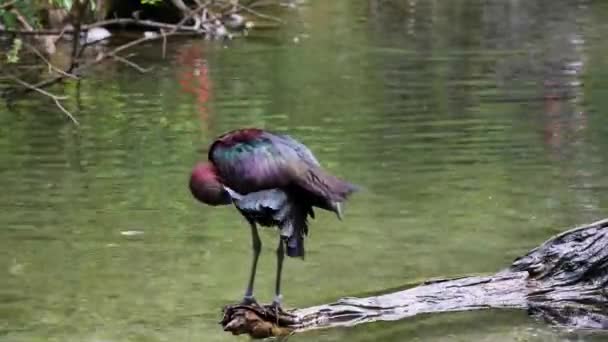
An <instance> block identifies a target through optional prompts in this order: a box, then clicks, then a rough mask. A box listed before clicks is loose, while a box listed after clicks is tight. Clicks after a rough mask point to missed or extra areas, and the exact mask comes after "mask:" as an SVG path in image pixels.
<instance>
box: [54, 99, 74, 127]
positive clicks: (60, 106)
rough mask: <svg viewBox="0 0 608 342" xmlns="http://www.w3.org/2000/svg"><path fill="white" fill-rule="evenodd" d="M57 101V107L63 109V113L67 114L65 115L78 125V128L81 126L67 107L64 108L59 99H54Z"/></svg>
mask: <svg viewBox="0 0 608 342" xmlns="http://www.w3.org/2000/svg"><path fill="white" fill-rule="evenodd" d="M53 100H54V101H55V105H57V107H59V109H61V111H62V112H63V113H65V115H66V116H67V117H68V118H70V120H72V122H73V123H74V124H75V125H76V126H80V123H78V120H76V118H75V117H74V115H72V113H70V112H69V111H68V110H67V109H65V107H63V105H62V104H61V102H59V99H57V98H54V99H53Z"/></svg>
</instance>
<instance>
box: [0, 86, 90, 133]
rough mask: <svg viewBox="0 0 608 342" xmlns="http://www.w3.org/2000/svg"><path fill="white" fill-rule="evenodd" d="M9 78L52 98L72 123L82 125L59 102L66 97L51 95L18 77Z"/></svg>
mask: <svg viewBox="0 0 608 342" xmlns="http://www.w3.org/2000/svg"><path fill="white" fill-rule="evenodd" d="M9 78H10V79H12V80H13V81H15V82H17V83H19V84H21V85H22V86H24V87H26V88H29V89H32V90H34V91H36V92H38V93H40V94H42V95H44V96H47V97H49V98H51V99H52V100H53V101H54V102H55V105H56V106H57V108H59V109H60V110H61V111H62V112H63V113H64V114H65V115H66V116H67V117H68V118H70V120H72V122H73V123H74V124H75V125H76V126H79V125H80V123H79V122H78V120H76V118H75V117H74V115H72V113H70V111H68V110H67V109H65V107H64V106H63V105H62V104H61V102H59V100H65V99H67V97H66V96H58V95H55V94H51V93H49V92H48V91H46V90H44V89H40V88H39V87H36V86H35V85H33V84H29V83H27V82H25V81H23V80H21V79H19V78H17V77H14V76H10V77H9Z"/></svg>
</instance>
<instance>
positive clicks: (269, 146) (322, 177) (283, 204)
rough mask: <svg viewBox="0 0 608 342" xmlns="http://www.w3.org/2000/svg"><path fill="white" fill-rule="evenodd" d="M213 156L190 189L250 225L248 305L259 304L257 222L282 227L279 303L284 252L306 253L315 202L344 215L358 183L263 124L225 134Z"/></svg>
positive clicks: (196, 169) (277, 303) (201, 165)
mask: <svg viewBox="0 0 608 342" xmlns="http://www.w3.org/2000/svg"><path fill="white" fill-rule="evenodd" d="M208 159H209V161H208V162H206V163H199V164H197V165H196V166H195V167H194V170H193V171H192V174H191V176H190V191H191V192H192V195H193V196H194V197H195V198H196V199H198V200H199V201H201V202H203V203H205V204H208V205H212V206H216V205H227V204H231V203H233V204H234V205H235V206H236V208H237V209H238V210H239V211H240V213H241V214H242V215H243V216H244V217H245V219H246V220H247V222H248V223H249V225H250V228H251V238H252V245H253V262H252V264H251V272H250V275H249V282H248V283H247V289H246V291H245V297H244V299H243V303H244V304H257V303H256V301H255V298H254V296H253V283H254V280H255V273H256V266H257V262H258V256H259V255H260V250H261V247H262V243H261V241H260V237H259V235H258V230H257V225H256V224H260V225H262V226H268V227H270V226H276V227H278V228H279V229H280V238H279V244H278V247H277V250H276V253H277V273H276V283H275V297H274V300H273V302H272V306H273V307H275V308H276V309H280V306H281V299H282V296H281V271H282V268H283V258H284V256H285V254H287V256H289V257H302V258H303V257H304V236H305V235H306V234H307V232H308V222H307V219H308V216H310V217H311V218H314V211H313V207H317V208H321V209H325V210H329V211H332V212H334V213H336V215H337V216H338V218H339V219H341V218H342V211H341V203H342V202H344V201H345V200H346V198H347V197H348V196H349V195H350V194H351V193H353V192H354V191H355V190H356V187H355V186H354V185H352V184H350V183H348V182H345V181H343V180H341V179H338V178H337V177H334V176H332V175H330V174H328V173H327V172H325V171H324V170H323V169H322V168H321V166H320V165H319V162H318V161H317V159H316V158H315V157H314V155H313V154H312V152H311V151H310V150H309V149H308V148H307V147H306V146H304V145H303V144H302V143H300V142H298V141H296V140H295V139H293V138H291V137H290V136H287V135H280V134H273V133H270V132H268V131H264V130H261V129H255V128H250V129H240V130H235V131H231V132H228V133H225V134H224V135H222V136H220V137H219V138H218V139H217V140H215V141H214V142H213V143H212V144H211V147H210V148H209V154H208Z"/></svg>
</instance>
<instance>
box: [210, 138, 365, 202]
mask: <svg viewBox="0 0 608 342" xmlns="http://www.w3.org/2000/svg"><path fill="white" fill-rule="evenodd" d="M209 159H210V161H211V162H212V163H213V164H214V165H215V166H216V167H217V169H218V171H219V175H220V177H221V179H222V181H223V182H224V183H225V184H226V185H227V186H229V187H231V188H233V189H235V190H236V191H237V192H239V193H243V194H247V193H250V192H255V191H259V190H265V189H272V188H281V187H286V186H289V185H294V184H295V185H298V186H300V187H301V188H303V189H305V190H307V191H309V192H311V193H313V194H315V195H317V196H321V197H323V198H327V199H330V200H333V201H342V200H344V199H345V197H346V196H347V195H348V194H350V193H351V192H352V191H354V189H355V188H354V186H352V185H350V184H349V183H346V182H344V181H342V180H340V179H338V178H336V177H334V176H332V175H329V174H327V173H326V172H324V171H323V170H322V169H321V168H320V167H319V163H318V161H317V160H316V158H315V157H314V155H313V154H312V153H311V152H310V150H309V149H308V148H306V146H304V145H303V144H301V143H299V142H297V141H296V140H295V139H293V138H291V137H288V136H284V135H275V134H272V133H269V132H266V131H261V130H240V131H234V132H230V133H227V134H226V135H224V136H222V137H220V138H219V139H218V140H216V142H215V143H214V144H213V145H212V146H211V150H210V151H209Z"/></svg>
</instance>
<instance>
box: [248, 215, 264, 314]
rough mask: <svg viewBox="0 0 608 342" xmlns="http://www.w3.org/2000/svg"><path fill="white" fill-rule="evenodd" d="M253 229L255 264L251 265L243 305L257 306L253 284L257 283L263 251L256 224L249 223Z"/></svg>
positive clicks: (252, 239) (252, 240)
mask: <svg viewBox="0 0 608 342" xmlns="http://www.w3.org/2000/svg"><path fill="white" fill-rule="evenodd" d="M249 225H250V227H251V242H252V244H251V245H252V249H253V262H252V263H251V273H250V274H249V283H248V284H247V290H246V291H245V298H243V304H246V305H249V304H257V302H256V300H255V298H254V297H253V283H254V281H255V271H256V268H257V266H258V257H259V256H260V251H261V250H262V241H261V240H260V235H259V234H258V228H257V227H256V225H255V223H253V222H249Z"/></svg>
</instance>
